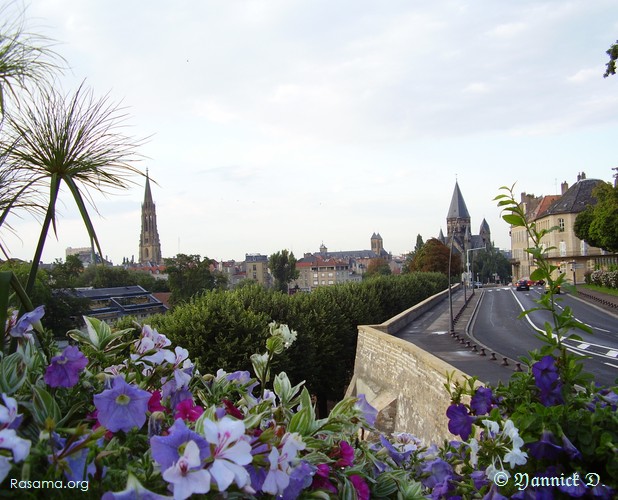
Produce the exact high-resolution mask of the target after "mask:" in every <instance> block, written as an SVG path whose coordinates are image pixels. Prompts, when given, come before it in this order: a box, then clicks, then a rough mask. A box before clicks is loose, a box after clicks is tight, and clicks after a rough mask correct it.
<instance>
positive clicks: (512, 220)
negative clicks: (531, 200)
mask: <svg viewBox="0 0 618 500" xmlns="http://www.w3.org/2000/svg"><path fill="white" fill-rule="evenodd" d="M502 219H504V221H505V222H506V223H507V224H510V225H511V226H516V227H522V226H525V225H526V222H525V221H524V218H523V217H521V216H520V215H513V214H506V215H503V216H502Z"/></svg>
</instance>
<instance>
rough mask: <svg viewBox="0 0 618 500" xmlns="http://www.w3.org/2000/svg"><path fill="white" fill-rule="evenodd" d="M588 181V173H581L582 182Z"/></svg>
mask: <svg viewBox="0 0 618 500" xmlns="http://www.w3.org/2000/svg"><path fill="white" fill-rule="evenodd" d="M585 179H586V172H582V173H581V180H582V181H583V180H585Z"/></svg>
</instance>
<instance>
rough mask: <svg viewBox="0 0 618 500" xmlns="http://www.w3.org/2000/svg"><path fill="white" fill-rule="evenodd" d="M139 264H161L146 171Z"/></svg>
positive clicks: (155, 220)
mask: <svg viewBox="0 0 618 500" xmlns="http://www.w3.org/2000/svg"><path fill="white" fill-rule="evenodd" d="M139 262H140V263H146V262H153V263H155V264H161V263H162V262H163V259H162V258H161V242H160V241H159V232H158V230H157V212H156V208H155V204H154V201H152V191H151V190H150V177H149V175H148V170H146V188H145V190H144V203H142V231H141V234H140V239H139Z"/></svg>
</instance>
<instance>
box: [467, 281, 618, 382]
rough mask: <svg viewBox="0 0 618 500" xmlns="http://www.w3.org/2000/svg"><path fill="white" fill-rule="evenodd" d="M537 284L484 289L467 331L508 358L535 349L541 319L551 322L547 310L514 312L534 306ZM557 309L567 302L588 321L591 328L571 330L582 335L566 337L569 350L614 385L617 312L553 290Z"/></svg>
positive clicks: (538, 292) (617, 356) (617, 360)
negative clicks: (520, 288) (588, 330)
mask: <svg viewBox="0 0 618 500" xmlns="http://www.w3.org/2000/svg"><path fill="white" fill-rule="evenodd" d="M543 291H544V290H543V288H542V287H532V288H531V289H530V291H520V292H517V291H515V289H514V288H513V287H497V288H487V289H484V290H483V293H482V296H481V298H480V300H479V304H478V307H477V309H476V311H475V317H474V320H473V321H472V322H471V325H470V327H469V329H468V330H469V333H470V335H471V336H472V337H473V338H474V339H476V340H478V342H480V343H481V344H483V345H486V346H487V347H489V348H490V349H492V350H494V351H496V352H499V353H501V354H503V355H504V356H507V357H509V358H511V359H518V358H520V357H521V356H524V355H526V354H527V353H528V351H531V350H534V349H538V348H540V347H541V346H542V345H543V342H542V341H541V340H540V339H539V338H538V337H537V336H538V334H539V331H540V330H542V328H543V326H544V324H545V322H549V323H550V324H551V323H552V318H551V315H550V314H549V313H548V312H547V311H535V312H533V313H531V314H529V315H527V316H525V317H523V318H518V316H519V315H520V314H521V312H522V311H524V310H528V309H532V308H534V307H537V306H538V304H536V302H534V301H535V299H538V298H540V297H541V294H542V293H543ZM556 299H557V302H556V305H557V307H558V308H559V310H561V309H562V308H564V307H570V308H571V310H572V311H573V313H574V316H575V318H576V319H577V320H579V321H581V322H582V323H584V324H586V325H588V326H589V327H590V328H591V329H592V331H593V333H592V334H589V333H586V332H583V331H579V330H577V331H573V332H572V333H577V334H578V335H579V336H581V337H582V340H581V341H576V340H567V341H565V344H566V345H567V346H568V347H569V350H571V351H572V352H574V353H576V354H580V355H582V356H588V357H589V359H586V360H585V361H584V365H585V367H586V370H587V371H589V372H590V373H592V374H593V375H594V377H595V381H597V382H598V383H600V384H603V385H614V384H616V381H617V378H618V316H617V315H616V314H613V313H611V312H608V311H606V310H603V309H601V308H599V307H596V306H594V305H591V304H590V303H587V302H585V301H582V300H580V299H578V298H577V297H575V296H572V295H571V294H568V293H567V294H561V295H560V296H556Z"/></svg>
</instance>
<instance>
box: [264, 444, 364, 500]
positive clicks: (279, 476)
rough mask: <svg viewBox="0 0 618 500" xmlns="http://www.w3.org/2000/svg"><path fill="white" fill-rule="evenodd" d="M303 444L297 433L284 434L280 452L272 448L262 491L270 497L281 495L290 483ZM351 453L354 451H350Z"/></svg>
mask: <svg viewBox="0 0 618 500" xmlns="http://www.w3.org/2000/svg"><path fill="white" fill-rule="evenodd" d="M346 444H347V443H346ZM305 446H306V445H305V443H304V442H303V440H302V439H301V437H300V435H299V434H297V433H295V432H294V433H289V432H288V433H286V434H285V435H284V436H283V438H282V439H281V451H279V449H277V448H276V447H273V448H272V450H271V451H270V453H269V455H268V461H269V463H270V467H269V469H268V474H267V475H266V478H265V479H264V484H263V485H262V491H264V492H265V493H270V494H271V495H281V494H282V493H283V491H284V490H285V489H286V488H287V487H288V485H289V483H290V476H289V474H290V473H291V472H292V463H293V462H295V461H296V458H297V455H298V452H299V451H300V450H304V449H305ZM352 453H354V451H353V450H352Z"/></svg>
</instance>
